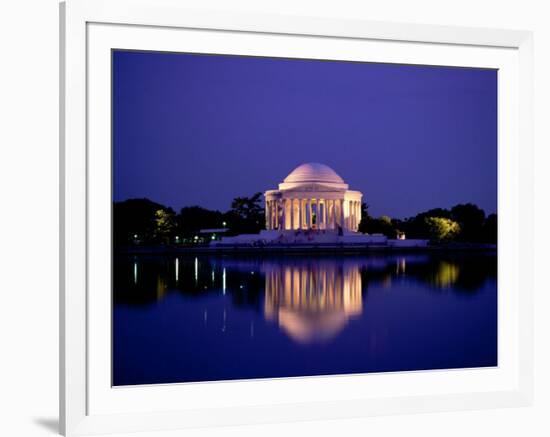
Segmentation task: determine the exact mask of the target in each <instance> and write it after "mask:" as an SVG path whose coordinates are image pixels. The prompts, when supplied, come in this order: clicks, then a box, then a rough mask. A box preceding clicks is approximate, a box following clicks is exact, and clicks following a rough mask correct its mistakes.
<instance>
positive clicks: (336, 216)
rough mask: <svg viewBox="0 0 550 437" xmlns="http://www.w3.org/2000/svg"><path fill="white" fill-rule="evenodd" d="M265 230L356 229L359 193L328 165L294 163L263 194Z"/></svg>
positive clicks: (360, 194) (359, 213)
mask: <svg viewBox="0 0 550 437" xmlns="http://www.w3.org/2000/svg"><path fill="white" fill-rule="evenodd" d="M264 196H265V212H266V216H265V219H266V229H267V230H299V229H302V230H308V229H322V230H337V229H339V228H340V229H342V230H343V231H352V232H357V230H358V228H359V223H360V222H361V199H362V197H363V194H362V193H361V192H359V191H352V190H349V189H348V184H346V183H345V182H344V180H343V179H342V178H341V177H340V176H338V174H337V173H336V172H335V171H334V170H332V169H331V168H330V167H328V166H326V165H324V164H319V163H307V164H302V165H300V166H298V167H296V168H295V169H294V170H293V171H292V172H291V173H290V174H289V175H288V176H287V177H286V178H285V179H284V181H283V182H282V183H280V184H279V189H278V190H269V191H266V192H265V194H264Z"/></svg>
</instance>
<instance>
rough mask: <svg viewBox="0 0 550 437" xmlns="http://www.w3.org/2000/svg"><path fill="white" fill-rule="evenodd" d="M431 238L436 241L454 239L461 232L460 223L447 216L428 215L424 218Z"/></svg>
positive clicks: (444, 241) (442, 241)
mask: <svg viewBox="0 0 550 437" xmlns="http://www.w3.org/2000/svg"><path fill="white" fill-rule="evenodd" d="M424 221H425V223H426V227H427V229H428V234H429V236H430V239H431V240H432V241H433V242H435V243H448V242H450V241H454V240H455V239H456V238H457V237H458V235H459V234H460V225H459V224H458V223H457V222H455V221H453V220H451V219H449V218H445V217H426V218H425V219H424Z"/></svg>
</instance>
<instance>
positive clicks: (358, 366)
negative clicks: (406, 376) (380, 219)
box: [113, 254, 497, 385]
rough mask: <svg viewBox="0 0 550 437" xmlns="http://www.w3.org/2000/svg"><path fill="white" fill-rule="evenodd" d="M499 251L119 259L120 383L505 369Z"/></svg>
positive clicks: (116, 376) (116, 344) (116, 337)
mask: <svg viewBox="0 0 550 437" xmlns="http://www.w3.org/2000/svg"><path fill="white" fill-rule="evenodd" d="M496 270H497V263H496V256H494V255H487V254H453V255H449V254H446V255H441V254H414V255H376V256H355V255H349V256H345V255H342V256H321V255H318V256H300V255H275V256H261V257H258V256H254V257H243V256H235V255H224V256H222V255H215V256H213V255H212V256H211V255H204V256H203V255H199V256H143V255H141V256H116V257H115V264H114V290H113V301H114V305H113V308H114V310H113V384H114V385H128V384H155V383H174V382H190V381H212V380H229V379H250V378H273V377H291V376H306V375H328V374H346V373H366V372H387V371H406V370H425V369H448V368H464V367H486V366H496V365H497V282H496Z"/></svg>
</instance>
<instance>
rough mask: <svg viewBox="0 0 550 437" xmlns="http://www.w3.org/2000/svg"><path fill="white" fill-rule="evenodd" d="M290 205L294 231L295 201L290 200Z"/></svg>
mask: <svg viewBox="0 0 550 437" xmlns="http://www.w3.org/2000/svg"><path fill="white" fill-rule="evenodd" d="M289 203H290V229H294V199H290V200H289Z"/></svg>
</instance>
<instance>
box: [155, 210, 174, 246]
mask: <svg viewBox="0 0 550 437" xmlns="http://www.w3.org/2000/svg"><path fill="white" fill-rule="evenodd" d="M175 229H176V217H175V214H174V211H172V209H171V208H168V209H157V211H156V212H155V237H156V239H157V240H158V241H159V242H161V243H170V240H171V237H172V235H173V233H174V230H175Z"/></svg>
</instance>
